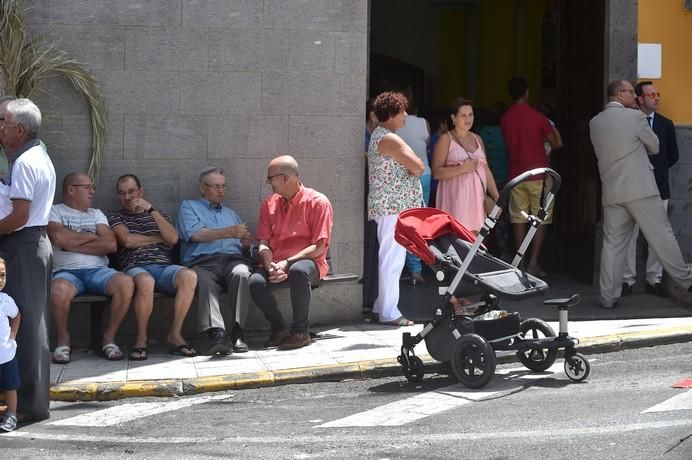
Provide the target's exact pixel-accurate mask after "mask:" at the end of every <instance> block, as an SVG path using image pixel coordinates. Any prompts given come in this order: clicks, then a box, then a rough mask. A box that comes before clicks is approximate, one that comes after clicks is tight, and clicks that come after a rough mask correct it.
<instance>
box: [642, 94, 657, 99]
mask: <svg viewBox="0 0 692 460" xmlns="http://www.w3.org/2000/svg"><path fill="white" fill-rule="evenodd" d="M642 96H644V97H649V98H651V99H654V98H657V97H661V93H649V94H642Z"/></svg>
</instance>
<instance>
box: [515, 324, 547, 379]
mask: <svg viewBox="0 0 692 460" xmlns="http://www.w3.org/2000/svg"><path fill="white" fill-rule="evenodd" d="M519 335H520V337H521V338H522V339H525V340H532V339H542V338H547V337H555V331H553V328H552V327H550V325H548V323H546V322H545V321H543V320H541V319H538V318H529V319H527V320H524V321H522V322H521V325H520V326H519ZM517 357H518V358H519V361H521V363H522V364H523V365H524V366H526V367H527V368H529V369H531V370H532V371H534V372H543V371H544V370H546V369H548V368H549V367H550V366H552V365H553V364H554V363H555V359H557V348H539V347H535V346H532V347H529V348H526V349H523V350H519V351H517Z"/></svg>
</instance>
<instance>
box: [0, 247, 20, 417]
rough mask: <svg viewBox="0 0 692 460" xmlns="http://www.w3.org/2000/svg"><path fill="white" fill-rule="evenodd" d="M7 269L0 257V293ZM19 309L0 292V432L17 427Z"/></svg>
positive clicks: (9, 298)
mask: <svg viewBox="0 0 692 460" xmlns="http://www.w3.org/2000/svg"><path fill="white" fill-rule="evenodd" d="M6 281H7V267H6V265H5V261H4V260H3V259H2V258H1V257H0V291H1V290H3V289H4V288H5V282H6ZM19 318H20V315H19V309H18V308H17V304H15V303H14V300H12V297H10V296H8V295H7V294H5V293H4V292H0V390H4V391H5V402H6V404H7V410H6V412H5V415H4V416H3V417H2V420H0V430H2V431H12V430H14V429H15V428H16V427H17V388H19V367H18V366H17V357H16V356H15V353H16V351H17V342H16V341H15V338H16V337H17V330H18V329H19Z"/></svg>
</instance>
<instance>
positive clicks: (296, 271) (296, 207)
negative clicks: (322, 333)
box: [250, 155, 333, 350]
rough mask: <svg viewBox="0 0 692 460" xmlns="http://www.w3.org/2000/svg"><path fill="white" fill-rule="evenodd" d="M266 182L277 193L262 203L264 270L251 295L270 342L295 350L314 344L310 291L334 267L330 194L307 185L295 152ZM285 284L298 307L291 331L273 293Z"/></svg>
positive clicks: (280, 160)
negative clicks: (265, 322)
mask: <svg viewBox="0 0 692 460" xmlns="http://www.w3.org/2000/svg"><path fill="white" fill-rule="evenodd" d="M267 183H268V184H269V185H271V187H272V191H273V192H274V194H273V195H271V196H270V197H269V198H267V199H266V200H265V201H264V202H263V203H262V207H261V208H260V215H259V224H258V226H257V239H258V240H259V250H258V251H259V252H258V254H259V257H260V261H261V264H262V267H263V268H261V269H259V270H258V271H257V272H256V273H254V274H253V275H252V276H251V277H250V293H251V294H252V299H253V300H254V301H255V303H256V304H257V306H258V307H259V308H260V310H262V313H264V316H265V317H266V318H267V320H268V321H269V323H270V324H271V329H272V331H271V336H270V337H269V341H268V342H267V343H266V346H267V347H276V346H278V347H279V349H281V350H291V349H295V348H301V347H304V346H306V345H310V334H309V331H308V327H309V322H310V297H311V290H312V286H313V285H315V284H317V283H318V282H319V280H320V279H321V278H323V277H324V276H325V275H326V274H327V271H328V270H329V266H328V265H327V259H326V255H327V248H328V247H329V242H330V239H331V231H332V222H333V211H332V205H331V204H330V203H329V200H328V199H327V197H326V196H324V195H323V194H321V193H320V192H318V191H316V190H313V189H311V188H307V187H305V186H303V184H302V183H301V181H300V175H299V173H298V162H297V161H296V160H295V158H293V157H292V156H289V155H283V156H280V157H277V158H274V159H273V160H272V161H271V162H270V163H269V167H268V168H267ZM286 281H287V283H285V282H286ZM286 284H288V286H287V287H289V288H290V290H291V305H292V307H293V323H292V325H291V329H290V333H289V330H288V329H287V327H286V323H285V322H284V318H283V316H282V315H281V312H280V311H279V309H278V307H277V305H276V299H275V298H274V295H273V294H272V293H271V289H272V288H273V287H279V286H282V287H286Z"/></svg>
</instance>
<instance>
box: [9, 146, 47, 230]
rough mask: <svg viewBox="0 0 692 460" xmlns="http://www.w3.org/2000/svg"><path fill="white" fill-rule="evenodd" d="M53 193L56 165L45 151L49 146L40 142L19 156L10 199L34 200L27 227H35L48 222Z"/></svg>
mask: <svg viewBox="0 0 692 460" xmlns="http://www.w3.org/2000/svg"><path fill="white" fill-rule="evenodd" d="M54 196H55V168H53V162H52V161H50V157H49V156H48V152H46V146H45V145H44V144H43V142H39V144H38V145H36V146H34V147H31V148H30V149H29V150H27V151H26V152H24V153H23V154H22V155H20V157H19V158H17V161H15V163H14V165H13V166H12V184H11V185H10V200H27V201H30V202H31V206H30V207H29V220H28V221H27V223H26V225H25V226H26V227H34V226H37V225H48V216H49V215H50V208H51V206H52V205H53V198H54ZM22 228H23V227H22ZM17 230H20V229H17Z"/></svg>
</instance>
